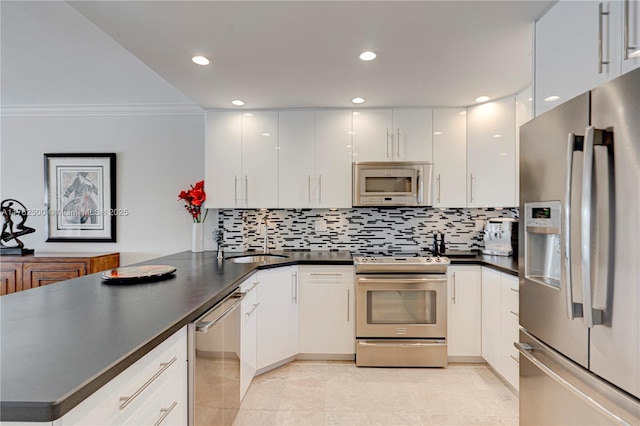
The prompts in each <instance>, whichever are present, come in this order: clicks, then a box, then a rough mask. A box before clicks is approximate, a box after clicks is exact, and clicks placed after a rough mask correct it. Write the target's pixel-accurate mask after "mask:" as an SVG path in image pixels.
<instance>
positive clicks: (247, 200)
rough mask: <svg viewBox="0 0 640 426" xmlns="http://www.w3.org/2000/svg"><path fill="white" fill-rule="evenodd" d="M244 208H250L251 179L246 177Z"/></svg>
mask: <svg viewBox="0 0 640 426" xmlns="http://www.w3.org/2000/svg"><path fill="white" fill-rule="evenodd" d="M244 206H245V207H249V177H248V176H247V175H244Z"/></svg>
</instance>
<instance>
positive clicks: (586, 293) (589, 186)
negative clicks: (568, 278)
mask: <svg viewBox="0 0 640 426" xmlns="http://www.w3.org/2000/svg"><path fill="white" fill-rule="evenodd" d="M603 133H604V132H602V131H600V130H596V129H595V128H594V127H592V126H589V127H587V129H586V132H585V138H584V150H583V153H584V156H583V163H582V164H583V166H582V199H581V203H582V207H581V214H580V218H581V222H580V264H581V268H580V269H581V272H582V301H583V306H584V309H583V317H584V324H585V325H586V326H587V327H589V328H592V327H593V326H594V325H598V324H602V311H601V310H595V309H593V284H592V273H591V272H592V270H591V266H592V264H593V263H594V260H595V259H592V252H591V241H592V235H591V227H592V222H591V220H592V209H593V205H592V196H593V157H594V145H595V144H596V141H595V140H596V137H597V138H598V144H601V143H602V135H603ZM596 200H597V198H596Z"/></svg>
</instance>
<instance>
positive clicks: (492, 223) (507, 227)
mask: <svg viewBox="0 0 640 426" xmlns="http://www.w3.org/2000/svg"><path fill="white" fill-rule="evenodd" d="M517 236H518V220H517V219H512V218H493V219H488V220H487V221H486V223H485V225H484V249H482V253H483V254H491V255H496V256H511V255H512V254H514V252H516V254H517Z"/></svg>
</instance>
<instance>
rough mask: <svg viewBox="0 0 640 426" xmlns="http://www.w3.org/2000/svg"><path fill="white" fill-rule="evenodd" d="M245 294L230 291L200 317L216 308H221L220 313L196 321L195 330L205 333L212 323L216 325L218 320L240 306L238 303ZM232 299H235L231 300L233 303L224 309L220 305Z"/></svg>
mask: <svg viewBox="0 0 640 426" xmlns="http://www.w3.org/2000/svg"><path fill="white" fill-rule="evenodd" d="M246 295H247V293H242V292H239V291H236V292H234V293H231V294H230V295H229V296H227V297H226V298H225V299H224V300H223V301H222V302H220V303H219V304H218V305H216V306H215V307H214V308H213V309H211V310H210V311H209V312H207V313H206V314H204V315H203V316H202V317H200V318H205V317H207V316H209V315H211V313H213V312H215V311H216V310H221V311H222V313H221V314H220V315H218V316H217V317H216V318H215V319H213V320H211V321H196V331H199V332H202V333H206V332H207V331H208V330H209V329H210V328H211V327H213V326H214V325H216V324H217V323H219V322H220V321H222V320H223V319H225V318H226V317H228V316H229V315H230V314H231V313H232V312H233V311H234V310H235V309H236V308H237V307H238V306H240V303H242V299H244V297H245V296H246ZM232 299H235V302H233V304H232V305H231V306H229V307H228V308H226V309H224V307H222V305H224V304H225V303H226V302H228V301H230V300H232Z"/></svg>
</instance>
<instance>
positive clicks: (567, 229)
mask: <svg viewBox="0 0 640 426" xmlns="http://www.w3.org/2000/svg"><path fill="white" fill-rule="evenodd" d="M575 149H576V134H575V133H569V136H568V138H567V168H566V170H567V179H566V183H565V197H564V199H565V206H564V233H563V240H564V257H563V262H564V271H565V280H564V282H565V287H566V292H565V299H566V306H567V318H569V319H570V320H572V319H574V318H575V317H581V316H582V304H580V303H576V302H574V299H573V287H572V285H571V283H572V282H573V281H572V280H571V223H572V221H571V200H572V195H573V194H572V191H571V185H572V184H573V182H572V175H573V173H574V170H573V152H574V150H575Z"/></svg>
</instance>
